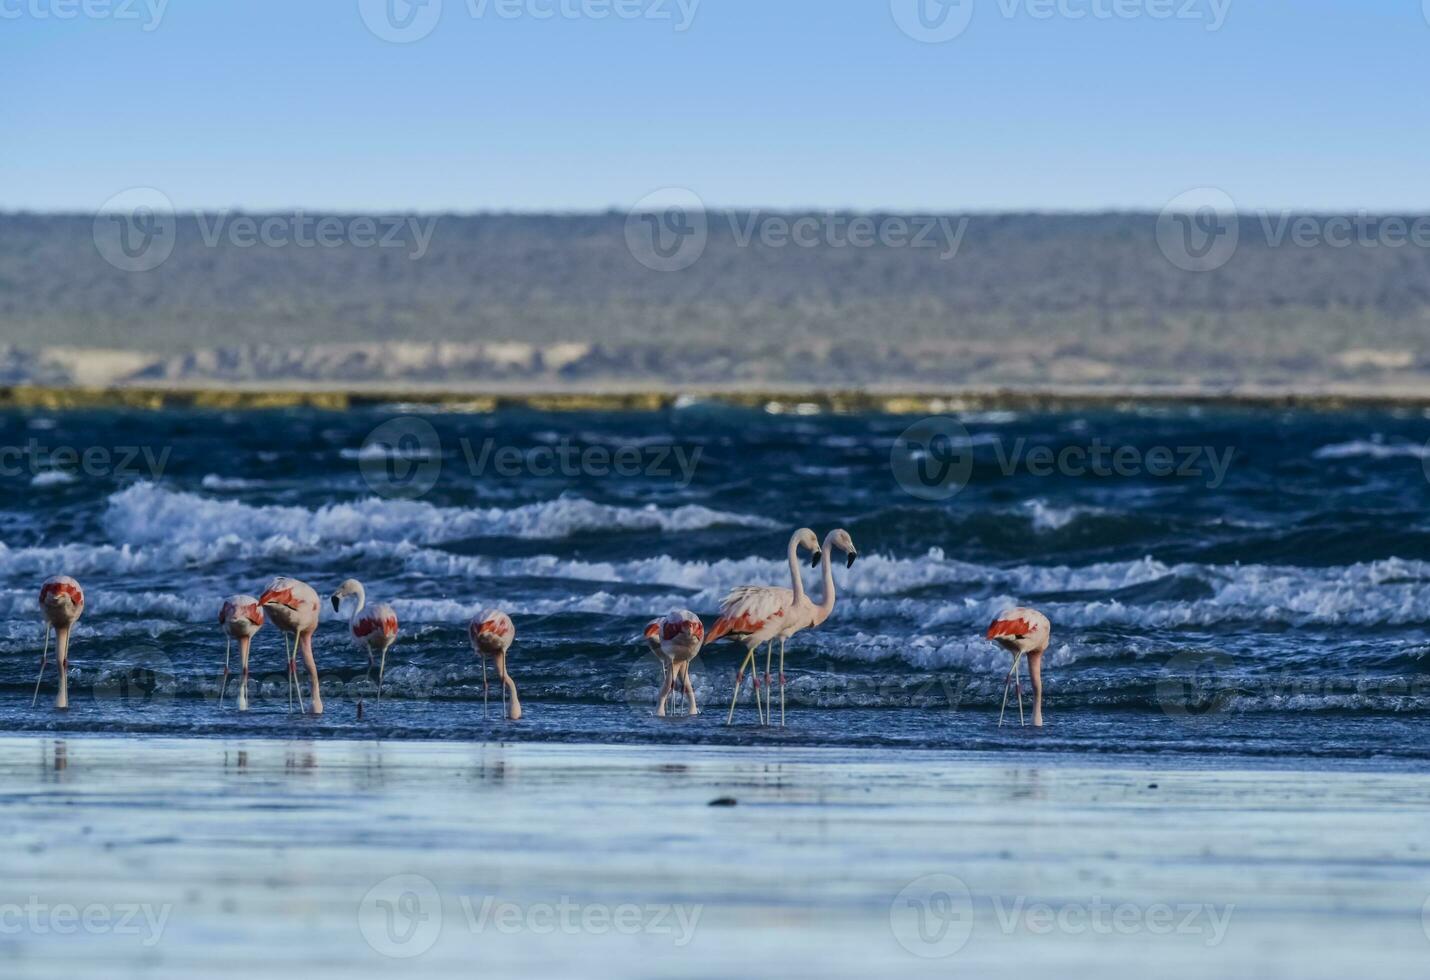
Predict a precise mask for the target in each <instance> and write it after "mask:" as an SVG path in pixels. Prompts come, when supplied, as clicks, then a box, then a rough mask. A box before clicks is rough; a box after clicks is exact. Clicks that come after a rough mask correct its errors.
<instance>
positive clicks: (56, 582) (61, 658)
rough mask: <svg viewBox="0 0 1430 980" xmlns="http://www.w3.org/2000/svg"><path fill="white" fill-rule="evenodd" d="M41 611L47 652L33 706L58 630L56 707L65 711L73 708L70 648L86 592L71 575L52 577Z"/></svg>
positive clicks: (43, 594)
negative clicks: (70, 687)
mask: <svg viewBox="0 0 1430 980" xmlns="http://www.w3.org/2000/svg"><path fill="white" fill-rule="evenodd" d="M40 612H41V614H43V615H44V617H45V649H44V651H43V652H42V653H41V654H40V676H39V678H38V679H37V680H36V681H35V696H34V697H33V698H31V700H30V704H31V706H33V705H34V703H35V702H36V701H38V700H39V697H40V682H41V681H43V680H44V677H45V665H46V664H47V663H48V661H49V650H50V630H51V629H53V630H54V631H55V657H56V660H57V661H58V663H59V670H60V677H59V690H58V691H57V692H56V694H55V707H56V708H59V709H60V710H65V709H67V708H69V706H70V695H69V646H70V631H71V630H72V629H74V625H75V623H77V622H79V617H80V616H81V615H82V614H83V613H84V590H83V589H81V588H80V587H79V583H78V582H76V581H75V580H74V579H72V578H70V577H69V576H68V575H52V576H50V577H49V578H47V579H45V581H44V582H43V583H41V584H40Z"/></svg>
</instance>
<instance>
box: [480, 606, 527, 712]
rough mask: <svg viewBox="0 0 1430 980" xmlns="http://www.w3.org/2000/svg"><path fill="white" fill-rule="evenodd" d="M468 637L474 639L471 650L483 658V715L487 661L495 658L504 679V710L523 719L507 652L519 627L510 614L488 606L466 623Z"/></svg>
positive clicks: (485, 700) (502, 701) (498, 675)
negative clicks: (507, 670)
mask: <svg viewBox="0 0 1430 980" xmlns="http://www.w3.org/2000/svg"><path fill="white" fill-rule="evenodd" d="M467 636H468V638H470V639H471V641H472V649H473V650H474V651H476V654H477V656H478V657H479V658H481V661H482V717H483V718H485V717H486V715H487V660H488V659H491V660H495V661H496V668H497V677H498V678H500V679H501V684H502V689H501V703H502V713H503V714H505V715H506V717H507V718H508V719H510V720H511V721H519V720H520V719H521V701H520V700H519V699H518V698H517V696H516V681H514V680H512V679H511V675H510V674H508V673H507V672H506V652H507V650H508V649H510V647H511V641H512V640H514V639H516V626H515V625H513V624H512V621H511V617H510V616H508V615H507V614H506V613H504V612H502V611H501V610H500V609H488V610H487V611H486V612H484V613H482V614H481V615H480V616H473V617H472V621H471V622H470V623H468V624H467ZM508 689H510V691H511V707H510V708H509V709H508V707H507V699H506V696H507V690H508Z"/></svg>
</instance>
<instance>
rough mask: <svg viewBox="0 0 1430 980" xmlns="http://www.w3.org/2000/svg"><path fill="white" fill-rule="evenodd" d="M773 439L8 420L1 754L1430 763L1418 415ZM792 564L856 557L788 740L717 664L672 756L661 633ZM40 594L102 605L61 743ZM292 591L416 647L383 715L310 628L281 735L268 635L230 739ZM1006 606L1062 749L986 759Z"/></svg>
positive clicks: (593, 420) (805, 431) (81, 417)
mask: <svg viewBox="0 0 1430 980" xmlns="http://www.w3.org/2000/svg"><path fill="white" fill-rule="evenodd" d="M774 408H775V407H772V410H769V411H764V412H760V411H751V410H738V409H732V408H726V407H720V406H714V405H710V404H704V403H700V402H690V403H682V405H681V406H680V407H678V408H675V409H672V410H670V411H667V412H656V413H600V412H589V413H573V412H560V413H543V412H538V411H532V410H504V411H500V412H496V413H483V414H463V413H460V412H439V413H429V414H416V413H419V412H420V411H421V410H418V409H415V408H409V407H405V406H401V405H390V406H384V407H382V408H379V409H373V410H363V411H350V412H345V413H335V412H321V411H273V412H262V411H250V412H235V413H226V412H219V411H211V412H202V411H164V412H112V411H110V412H66V413H51V412H43V411H33V412H9V413H5V414H0V447H4V455H3V456H0V728H3V729H5V730H8V731H56V732H66V731H69V732H100V733H104V732H131V733H132V732H149V733H162V734H171V735H176V734H209V735H228V736H244V735H284V736H302V737H310V738H321V737H326V736H331V737H349V738H388V739H392V738H424V739H455V740H481V739H487V738H491V737H498V736H499V737H501V738H503V739H509V740H511V739H515V740H521V739H528V740H549V741H573V742H574V741H582V742H590V741H598V742H600V741H606V742H610V741H620V742H629V743H646V742H660V743H679V742H701V743H715V744H724V743H730V744H742V743H755V744H767V743H768V744H797V745H827V746H846V747H856V746H884V745H889V746H907V747H914V748H943V749H974V750H977V749H989V750H1000V751H1001V750H1007V749H1018V750H1021V751H1027V752H1030V753H1058V752H1078V753H1090V752H1092V753H1142V754H1169V755H1179V754H1180V755H1184V756H1188V757H1190V756H1200V757H1207V758H1213V759H1215V758H1218V757H1223V756H1228V757H1232V756H1234V757H1237V758H1240V759H1247V758H1253V757H1255V758H1260V759H1262V760H1276V761H1280V760H1292V761H1294V760H1298V759H1310V758H1316V759H1322V760H1344V761H1345V762H1346V763H1347V764H1350V763H1354V762H1357V761H1360V760H1366V759H1371V760H1376V761H1377V762H1378V764H1384V765H1387V766H1392V767H1416V768H1418V767H1420V766H1422V765H1423V763H1424V761H1425V760H1427V759H1430V727H1427V722H1430V669H1427V667H1430V640H1427V632H1426V628H1427V625H1430V588H1427V584H1430V583H1427V579H1430V563H1427V561H1426V556H1427V554H1430V517H1427V514H1430V508H1427V504H1430V482H1427V477H1426V469H1425V466H1426V462H1427V456H1430V452H1427V448H1426V442H1425V440H1426V437H1427V436H1430V421H1427V419H1426V418H1425V417H1423V416H1422V415H1420V414H1418V413H1390V412H1383V413H1372V412H1356V413H1312V412H1279V411H1261V412H1249V411H1230V410H1213V409H1155V410H1153V409H1140V410H1139V409H1137V408H1133V407H1129V408H1128V409H1126V410H1124V411H1098V412H1077V411H1064V412H1057V413H1024V412H985V413H968V414H963V415H957V414H954V415H950V416H949V419H951V420H956V424H954V423H950V422H949V421H948V420H938V421H935V422H931V423H926V424H925V429H923V430H916V431H915V432H914V433H913V434H912V435H910V436H909V437H908V438H909V439H913V440H916V441H917V440H919V439H922V438H924V437H925V436H926V435H927V433H928V431H929V429H928V426H933V428H934V431H939V432H955V433H956V436H955V438H953V439H952V441H945V442H939V441H937V440H935V441H933V442H931V443H928V446H929V448H927V450H921V449H919V448H918V446H917V445H914V446H913V448H912V449H910V446H911V445H912V444H911V443H910V442H909V441H908V440H907V439H906V440H902V441H901V438H900V437H901V434H902V433H905V431H906V430H907V429H908V428H909V426H910V425H912V424H914V423H916V422H918V419H917V418H911V417H904V416H845V415H830V414H819V413H817V412H815V411H814V410H812V409H807V408H800V407H798V406H782V407H778V408H779V410H773V409H774ZM958 426H961V427H962V428H961V429H959V428H958ZM963 433H966V435H967V438H966V440H965V439H964V438H963V435H962V434H963ZM384 447H386V448H384ZM1049 460H1051V463H1049V462H1048V461H1049ZM921 464H922V470H921V469H920V465H921ZM944 464H950V465H948V466H945V465H944ZM911 474H912V475H911ZM940 476H943V477H945V479H944V480H943V481H942V482H939V480H938V479H937V478H938V477H940ZM952 491H956V492H952ZM931 497H932V498H936V499H928V498H931ZM800 525H808V526H810V527H812V528H814V529H815V530H816V531H817V532H818V533H819V534H820V536H821V537H822V536H823V535H824V534H825V532H827V531H828V530H829V529H831V528H834V527H843V528H846V529H847V530H848V531H849V532H850V533H851V535H852V536H853V538H854V540H855V542H856V544H857V546H858V549H859V555H860V557H859V559H858V561H857V562H856V563H855V565H854V566H853V567H852V568H848V569H846V568H845V567H843V563H842V562H839V563H837V564H836V567H835V570H834V579H835V582H836V585H837V590H838V601H837V605H836V609H835V612H834V614H833V616H832V617H831V618H830V620H829V621H828V622H827V623H826V624H824V626H823V627H821V628H820V629H818V630H816V631H810V632H807V633H805V634H802V635H800V636H798V637H796V638H795V639H794V640H793V641H791V643H790V644H789V646H788V650H787V661H786V668H785V672H786V675H787V679H788V687H787V690H786V697H787V706H786V721H787V724H786V726H785V727H784V728H778V727H761V726H759V725H757V724H756V723H755V721H756V715H755V708H754V707H753V703H752V701H751V700H750V697H749V694H748V691H747V693H746V695H745V697H744V698H743V699H742V701H741V705H740V707H739V709H738V710H737V713H736V724H735V725H734V726H730V727H727V726H726V724H725V721H726V713H727V709H728V707H729V704H730V697H731V686H732V680H733V674H734V671H735V667H736V664H737V662H738V660H739V659H740V658H741V656H742V655H743V650H742V648H739V647H737V646H735V645H734V644H729V643H725V644H719V645H717V646H715V647H712V648H711V649H708V650H706V651H704V652H703V653H702V654H701V656H700V657H699V658H698V660H697V661H696V664H695V667H694V670H693V671H692V674H693V676H694V679H695V683H696V687H697V692H698V699H699V701H700V702H701V707H702V709H703V711H702V713H701V714H700V715H698V716H696V717H684V716H681V717H671V718H664V719H661V718H655V717H653V712H652V707H653V701H654V696H655V690H656V686H657V683H658V679H659V674H658V668H657V665H656V663H655V662H654V660H653V659H651V658H650V657H649V656H648V655H647V654H646V653H645V650H644V647H643V646H642V644H641V642H639V636H640V632H641V629H642V627H643V626H644V624H645V623H646V622H648V621H649V620H650V619H651V618H652V617H654V616H656V615H659V614H661V613H663V612H665V611H666V610H667V609H669V608H671V607H674V606H683V607H688V608H690V609H692V610H694V611H696V612H697V613H698V614H700V615H701V616H702V617H703V618H704V619H705V621H706V624H707V626H708V625H709V623H710V622H712V621H713V619H714V617H715V614H716V610H717V607H718V604H719V600H720V598H721V597H722V596H723V595H724V594H725V592H726V591H727V590H728V589H730V588H731V587H733V586H736V585H741V584H745V583H768V584H777V585H787V584H788V572H787V568H786V565H785V562H784V549H785V544H786V541H787V539H788V536H789V533H790V531H791V530H792V529H793V528H795V527H797V526H800ZM56 573H64V574H69V575H73V576H75V577H76V578H78V579H79V580H80V582H81V583H82V585H83V586H84V588H85V590H86V596H87V607H86V612H85V615H84V618H83V619H82V621H81V625H80V628H79V629H78V631H77V633H76V635H75V638H74V640H73V645H72V649H71V703H72V707H71V709H70V710H69V711H68V712H67V713H57V712H56V711H54V709H53V708H52V707H51V703H52V701H53V695H54V686H55V676H54V667H53V664H52V665H51V667H50V672H49V674H48V675H47V678H46V680H45V682H44V685H43V687H42V690H41V696H40V703H39V705H38V706H37V707H33V708H32V707H31V696H32V693H33V690H34V684H35V674H36V668H37V667H38V664H39V654H40V648H41V639H42V627H41V625H40V619H39V616H38V611H37V607H36V596H37V593H38V589H39V585H40V582H41V580H43V579H44V578H45V577H46V576H48V575H51V574H56ZM277 574H287V575H294V576H297V577H299V578H301V579H303V580H305V581H307V582H309V583H310V584H312V585H313V586H314V587H315V588H316V589H318V591H319V592H320V593H321V594H323V595H324V596H326V595H327V594H329V593H331V592H332V591H333V590H334V589H335V588H336V586H337V585H338V583H339V582H340V581H341V580H342V579H344V578H348V577H356V578H358V579H360V580H361V581H362V582H363V583H364V584H365V585H366V587H367V591H368V596H369V598H370V599H371V600H374V601H385V602H388V603H390V604H391V605H392V606H393V607H394V608H395V609H396V611H397V613H398V616H399V618H400V620H401V624H402V634H401V638H400V640H399V642H398V643H397V645H396V646H395V647H394V648H393V649H392V652H391V654H390V655H389V662H388V665H387V673H386V680H385V685H384V694H383V700H382V701H381V703H380V704H379V703H377V702H376V700H375V698H374V696H373V695H374V692H373V688H372V685H371V683H370V682H369V681H368V680H367V679H366V677H365V672H366V656H365V654H363V653H362V652H360V651H359V650H358V649H357V648H356V647H354V646H353V645H352V643H351V641H350V639H349V637H348V633H347V625H346V622H345V621H344V620H343V619H342V618H341V617H339V616H337V615H335V614H333V613H332V612H331V608H330V607H325V609H324V619H323V622H322V624H321V626H320V628H319V631H318V635H317V639H316V643H315V646H316V651H317V660H318V664H319V668H320V670H321V673H322V676H323V687H324V700H325V702H326V706H327V711H326V713H325V714H324V715H323V716H322V717H321V718H312V717H302V716H299V715H297V714H294V713H290V711H289V707H288V700H287V685H286V681H285V676H284V672H283V671H284V661H283V654H282V644H281V641H280V638H279V636H278V634H277V633H276V632H275V631H274V630H273V629H272V627H271V626H270V627H266V628H265V629H264V630H263V631H262V632H261V633H260V634H259V635H258V637H257V638H256V639H255V641H254V654H253V664H252V667H253V671H254V677H255V683H254V686H253V688H252V689H251V692H252V698H253V710H252V711H250V712H248V713H246V714H240V713H239V712H237V711H236V710H235V706H234V701H233V698H234V687H233V685H232V684H231V685H230V687H229V690H228V697H227V698H226V700H225V703H224V704H223V705H222V706H220V705H219V703H218V682H219V675H220V673H221V670H222V666H223V658H224V647H225V642H224V637H223V635H222V633H221V632H220V630H219V627H218V625H217V622H216V618H217V613H218V608H219V605H220V602H221V600H222V598H223V597H224V596H226V595H228V594H230V593H234V592H251V593H254V594H257V593H259V592H260V591H261V590H262V588H263V586H264V584H265V582H266V581H267V580H268V579H269V578H270V577H271V576H273V575H277ZM805 582H806V585H807V587H808V588H809V589H810V590H811V591H812V592H814V593H816V594H817V593H818V592H819V585H818V573H817V571H814V570H810V569H807V568H806V570H805ZM1015 603H1016V604H1029V605H1034V606H1036V607H1038V608H1039V609H1041V610H1043V611H1044V612H1045V613H1047V615H1048V616H1049V617H1050V619H1051V620H1052V623H1053V640H1052V645H1051V647H1050V650H1049V653H1048V656H1047V657H1046V658H1045V681H1046V700H1045V714H1046V719H1047V726H1046V727H1045V728H1044V729H1042V730H1040V731H1035V730H1033V729H1031V728H1021V727H1019V726H1018V724H1017V715H1016V711H1015V709H1013V708H1010V710H1009V719H1010V720H1011V721H1010V723H1008V724H1005V725H1004V727H1002V728H999V727H998V713H999V707H1000V703H1001V700H1002V694H1003V683H1002V682H1003V677H1004V673H1005V672H1006V670H1007V669H1008V665H1009V658H1008V657H1007V655H1006V654H1004V653H1002V652H1001V651H1000V650H998V649H996V648H995V647H993V645H992V644H990V643H988V642H987V641H985V640H984V639H982V632H983V630H984V628H985V627H986V625H987V623H988V622H989V621H990V620H991V619H992V618H993V617H994V615H995V614H996V613H997V612H998V611H999V610H1000V609H1002V608H1004V607H1006V606H1008V605H1012V604H1015ZM490 606H498V607H500V608H502V609H505V610H506V611H507V612H509V613H510V614H511V616H512V617H513V619H514V620H515V622H516V628H517V638H516V642H515V645H514V646H513V648H512V653H511V659H510V667H511V671H512V673H513V676H514V677H515V678H516V681H517V683H518V684H519V685H520V689H521V695H522V700H523V706H524V709H525V717H524V718H523V719H522V720H521V721H520V722H518V723H509V722H506V721H504V720H502V719H501V718H500V717H499V715H500V709H499V707H498V706H497V702H495V701H494V702H493V704H492V705H491V706H490V707H489V708H488V709H486V710H485V712H484V706H483V700H482V680H481V667H480V664H479V662H478V661H477V660H476V659H475V658H474V656H473V654H472V652H471V650H470V647H469V646H468V644H467V641H466V637H465V626H466V623H467V621H468V619H469V618H470V617H471V616H472V615H474V614H476V613H478V612H480V611H481V610H483V609H485V608H487V607H490ZM236 662H237V661H236V656H235V661H234V663H235V668H236ZM305 682H306V679H305ZM498 691H499V688H496V687H494V688H493V692H494V694H495V693H496V692H498ZM360 700H361V701H362V703H363V712H362V717H361V718H359V716H358V703H359V701H360ZM776 715H778V708H776Z"/></svg>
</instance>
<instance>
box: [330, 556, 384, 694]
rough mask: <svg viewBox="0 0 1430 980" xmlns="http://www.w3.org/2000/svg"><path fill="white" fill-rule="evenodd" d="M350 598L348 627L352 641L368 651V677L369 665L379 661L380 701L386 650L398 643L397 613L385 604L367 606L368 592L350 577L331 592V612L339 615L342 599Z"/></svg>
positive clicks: (370, 672) (370, 676)
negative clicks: (350, 607)
mask: <svg viewBox="0 0 1430 980" xmlns="http://www.w3.org/2000/svg"><path fill="white" fill-rule="evenodd" d="M349 597H352V598H353V599H355V600H356V602H354V603H353V611H352V613H351V614H350V615H349V616H348V628H349V629H350V630H351V631H352V634H353V640H354V641H356V642H357V645H358V646H360V647H362V648H363V649H364V650H366V651H367V676H368V679H369V680H371V679H372V662H373V659H374V658H381V662H380V664H379V666H378V668H377V699H378V700H379V701H381V700H382V677H383V674H384V673H386V672H387V650H388V648H389V647H391V646H392V644H393V643H394V642H396V640H397V613H395V612H393V610H392V607H391V606H389V605H388V604H387V603H385V602H378V603H374V604H373V605H371V606H369V605H366V603H367V591H366V590H365V589H363V587H362V583H361V582H359V581H358V580H357V579H355V578H350V579H348V580H347V581H345V582H344V583H343V584H342V585H339V586H338V591H336V592H334V593H333V612H341V611H342V609H341V607H342V602H343V600H344V599H346V598H349Z"/></svg>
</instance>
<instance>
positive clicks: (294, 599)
mask: <svg viewBox="0 0 1430 980" xmlns="http://www.w3.org/2000/svg"><path fill="white" fill-rule="evenodd" d="M258 604H259V605H261V606H262V607H263V611H264V612H265V613H266V614H267V616H268V618H269V619H271V620H273V625H274V626H276V627H278V630H279V631H280V632H281V633H284V634H285V635H288V636H292V637H293V648H292V650H291V651H290V652H289V653H288V684H289V692H290V694H289V700H290V702H291V700H292V694H291V692H292V691H293V690H294V689H295V688H296V689H297V691H298V706H299V708H301V707H302V706H303V689H302V688H301V687H299V686H298V659H297V654H298V649H299V647H300V646H301V648H302V651H303V660H304V662H305V664H306V666H307V668H308V678H309V681H310V683H311V684H312V688H313V714H315V715H320V714H322V713H323V695H322V692H321V690H320V689H319V682H318V665H317V663H316V662H315V661H314V659H313V633H314V632H315V631H316V630H317V629H318V615H319V610H320V609H321V608H322V603H321V602H319V600H318V593H317V592H316V591H314V589H313V587H312V586H311V585H308V584H307V583H306V582H300V581H298V580H297V579H296V578H289V577H288V576H286V575H280V576H278V577H277V578H275V579H273V581H271V582H269V583H268V588H266V589H264V590H263V594H262V595H261V596H259V597H258ZM285 645H286V643H285ZM290 707H291V704H290Z"/></svg>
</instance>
